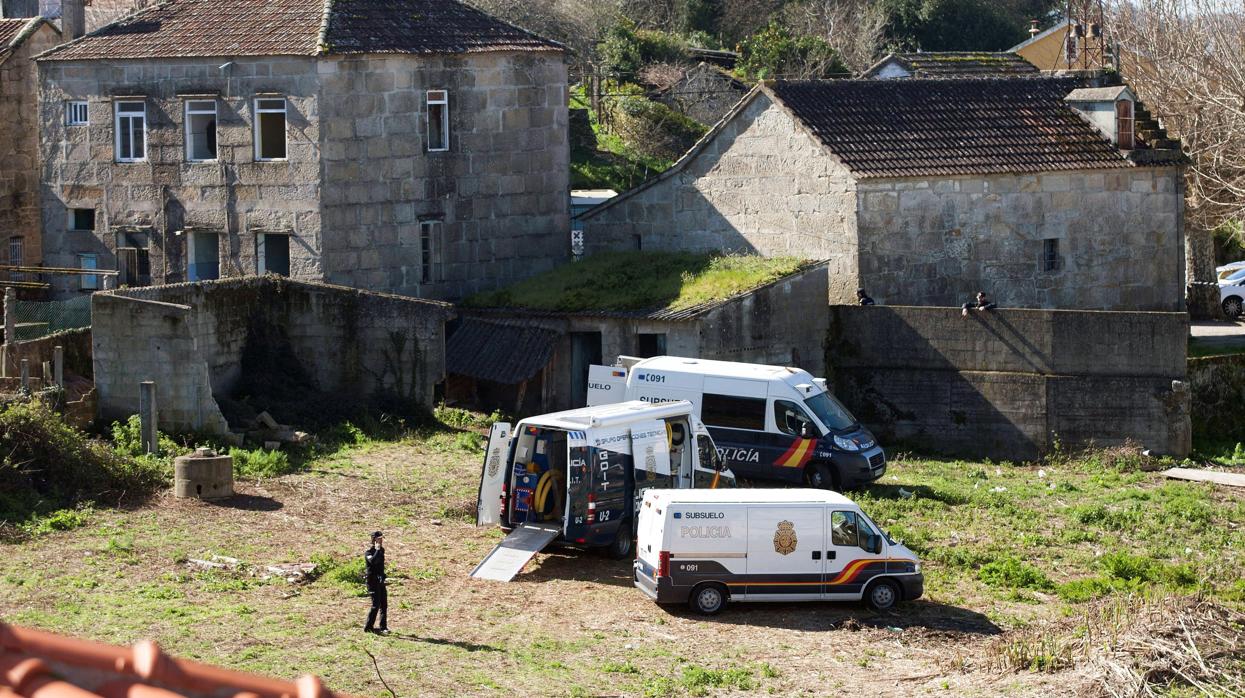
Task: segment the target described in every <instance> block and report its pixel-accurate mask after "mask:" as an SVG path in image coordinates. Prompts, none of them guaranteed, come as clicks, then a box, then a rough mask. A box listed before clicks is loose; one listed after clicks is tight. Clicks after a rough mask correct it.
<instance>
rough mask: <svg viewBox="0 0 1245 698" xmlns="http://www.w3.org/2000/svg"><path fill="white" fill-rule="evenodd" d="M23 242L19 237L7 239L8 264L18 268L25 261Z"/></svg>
mask: <svg viewBox="0 0 1245 698" xmlns="http://www.w3.org/2000/svg"><path fill="white" fill-rule="evenodd" d="M25 242H26V241H25V240H24V239H23V238H22V236H21V235H14V236H13V237H11V238H9V264H12V265H13V266H15V267H20V266H21V265H22V262H24V261H25V260H26V255H25Z"/></svg>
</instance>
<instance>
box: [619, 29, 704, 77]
mask: <svg viewBox="0 0 1245 698" xmlns="http://www.w3.org/2000/svg"><path fill="white" fill-rule="evenodd" d="M597 55H598V56H599V57H600V61H601V67H602V68H603V69H604V70H605V72H606V75H608V76H610V77H612V78H617V79H619V80H622V81H633V80H635V78H636V75H637V74H638V73H639V72H640V70H641V69H642V68H644V66H646V65H650V64H653V63H679V62H682V61H686V60H687V45H686V44H684V43H683V41H682V40H680V39H679V38H678V37H676V36H673V35H671V34H667V33H665V32H660V31H655V30H652V29H638V28H637V27H636V26H635V24H633V23H632V22H630V21H628V20H623V21H621V22H619V23H618V24H615V25H614V26H613V27H610V29H609V31H608V32H606V34H605V40H604V41H602V42H601V44H600V45H599V46H597Z"/></svg>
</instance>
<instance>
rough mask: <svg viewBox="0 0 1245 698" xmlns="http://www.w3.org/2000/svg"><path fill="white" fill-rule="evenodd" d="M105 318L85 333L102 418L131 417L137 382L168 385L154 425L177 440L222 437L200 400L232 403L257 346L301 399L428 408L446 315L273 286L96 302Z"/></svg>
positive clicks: (301, 286)
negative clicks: (293, 378) (303, 385)
mask: <svg viewBox="0 0 1245 698" xmlns="http://www.w3.org/2000/svg"><path fill="white" fill-rule="evenodd" d="M101 310H102V312H104V316H103V317H102V318H101V319H96V320H95V321H94V326H93V328H92V330H93V335H94V348H95V375H96V386H97V388H98V389H99V395H100V410H101V413H102V414H103V416H105V418H112V416H111V415H117V414H130V413H133V411H134V410H135V409H137V395H138V387H137V386H138V382H141V381H142V380H157V382H159V381H160V380H165V381H167V382H170V385H171V387H170V389H169V394H168V395H167V396H166V395H165V391H164V389H163V388H160V393H159V399H160V400H162V401H163V400H168V401H170V402H169V404H170V405H171V406H172V407H171V408H170V409H171V410H172V412H171V414H170V416H169V417H168V419H169V420H170V421H169V422H168V423H167V424H166V422H165V421H164V419H165V417H164V416H163V415H162V416H161V424H162V425H166V428H168V429H170V430H175V431H184V430H193V429H212V430H216V429H217V426H218V425H217V423H216V421H215V417H213V416H212V411H211V410H210V409H208V408H207V407H206V402H205V401H208V400H211V402H212V404H213V405H215V400H214V398H213V397H212V396H214V395H215V396H222V397H227V396H230V395H232V394H233V392H234V390H235V389H236V388H237V387H238V386H239V381H240V379H241V378H242V370H241V361H242V355H243V352H245V351H246V350H247V349H248V346H250V345H251V343H253V342H261V343H272V342H280V343H281V345H282V347H281V348H282V349H285V348H288V349H289V351H291V352H292V355H293V357H294V361H296V362H297V363H298V364H299V366H300V367H301V369H302V370H303V371H305V372H306V373H307V374H308V375H309V376H310V378H311V380H312V385H309V386H307V387H308V388H311V389H315V390H318V391H322V392H326V393H337V392H341V393H343V394H348V395H349V396H350V398H351V400H355V399H358V398H364V399H367V398H382V397H383V398H392V397H397V398H401V399H403V400H407V401H410V402H412V403H414V404H418V405H422V406H424V407H426V408H428V409H431V407H432V404H433V392H434V388H435V386H436V384H438V383H440V382H441V381H442V380H444V377H445V322H446V320H448V319H449V317H451V315H452V311H451V308H450V307H449V306H448V305H446V304H443V303H437V302H433V301H425V300H420V299H414V298H404V297H400V296H392V295H386V294H379V293H370V292H365V291H358V290H355V289H350V288H344V287H340V286H329V285H325V284H317V283H307V282H299V281H292V280H288V279H282V278H278V277H273V276H265V277H252V278H246V279H227V280H219V281H207V282H199V283H187V284H174V285H169V286H160V287H150V288H138V289H123V290H120V291H115V292H108V293H98V294H96V295H95V296H94V299H93V304H92V313H93V314H94V313H96V312H99V311H101ZM144 375H150V376H154V377H152V378H143V377H142V376H144ZM200 384H201V385H200ZM131 393H133V395H132V396H131ZM205 395H206V397H204V396H205ZM131 398H132V399H133V402H132V403H131ZM161 409H164V408H163V407H162V408H161ZM177 415H180V416H177ZM205 415H206V416H205ZM191 418H194V419H199V420H200V421H201V422H202V423H201V424H200V425H199V426H194V424H193V419H191ZM188 420H189V421H188Z"/></svg>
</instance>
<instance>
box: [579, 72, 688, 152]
mask: <svg viewBox="0 0 1245 698" xmlns="http://www.w3.org/2000/svg"><path fill="white" fill-rule="evenodd" d="M608 90H609V91H610V92H612V93H614V94H615V95H616V96H613V97H609V98H607V99H604V100H602V102H601V109H602V111H604V112H606V116H607V117H608V122H607V123H608V124H609V128H610V130H611V131H612V132H613V133H615V134H617V135H618V137H619V138H621V139H622V140H623V141H624V142H625V143H626V144H627V145H628V146H629V147H630V148H632V149H634V150H635V152H637V153H639V154H640V155H641V156H642V157H646V158H656V159H661V160H675V159H677V158H679V157H682V155H683V154H684V153H686V152H687V151H688V150H689V149H690V148H691V147H692V146H693V145H695V143H696V141H697V140H699V139H700V137H701V136H703V135H705V132H706V131H708V128H706V127H705V125H704V124H701V123H700V122H699V121H696V120H695V119H692V118H689V117H687V116H684V115H682V114H680V113H678V112H676V111H674V110H673V109H671V108H670V107H668V106H666V105H664V104H662V103H660V102H654V101H653V100H651V99H648V98H647V97H645V96H644V91H643V90H642V89H640V88H639V87H638V86H636V85H626V84H621V85H616V84H613V83H610V85H609V87H608Z"/></svg>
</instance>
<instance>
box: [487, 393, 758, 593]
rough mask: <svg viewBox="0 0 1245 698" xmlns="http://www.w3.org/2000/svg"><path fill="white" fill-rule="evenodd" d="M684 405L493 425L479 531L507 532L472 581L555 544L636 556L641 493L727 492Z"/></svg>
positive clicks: (505, 572)
mask: <svg viewBox="0 0 1245 698" xmlns="http://www.w3.org/2000/svg"><path fill="white" fill-rule="evenodd" d="M734 484H735V477H734V475H733V474H731V472H730V471H729V470H727V469H725V468H723V467H722V466H721V461H720V460H719V459H718V454H717V449H716V447H715V446H714V443H713V439H712V437H710V436H709V432H708V431H707V430H706V429H705V426H704V425H703V424H702V423H701V422H700V420H699V419H697V418H696V416H695V415H693V414H692V406H691V405H690V404H689V403H687V402H671V403H663V404H660V405H653V404H649V403H645V402H623V403H619V404H614V405H604V406H599V407H585V408H581V409H577V410H569V411H566V412H555V413H553V414H546V415H541V416H538V417H529V418H528V419H524V420H522V421H520V422H519V423H518V424H517V425H516V426H515V428H514V430H513V431H511V429H510V425H509V424H507V423H505V422H498V423H497V424H494V425H493V428H492V431H491V433H490V435H489V444H488V449H487V451H486V452H485V457H484V466H483V468H482V471H481V473H480V492H479V499H478V501H477V503H476V523H477V525H499V526H501V528H502V529H503V530H505V531H507V532H508V534H509V535H508V536H507V537H506V539H505V540H503V541H502V542H501V543H500V544H499V545H498V546H497V547H496V548H494V549H493V551H492V552H490V553H489V555H488V557H486V558H485V559H484V561H483V562H481V563H480V564H479V566H477V567H476V569H475V570H474V571H473V572H472V573H471V576H473V577H480V578H483V579H495V580H498V581H509V580H510V579H512V578H514V576H515V575H516V574H518V573H519V570H520V569H522V568H523V566H524V565H525V564H527V561H528V560H530V559H532V557H533V556H534V555H535V554H536V553H537V552H539V551H540V550H542V549H544V548H545V546H547V545H549V544H550V543H553V542H555V541H556V542H558V543H560V544H564V545H569V546H572V547H581V548H605V549H606V551H607V552H608V553H609V554H610V555H611V556H612V557H615V558H618V559H622V558H626V557H631V556H632V555H633V554H634V552H635V548H634V541H635V523H636V512H637V510H638V509H639V505H640V500H641V498H642V497H643V494H644V492H645V491H646V490H648V489H650V488H653V487H661V488H674V489H679V488H691V487H700V488H716V487H734Z"/></svg>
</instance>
